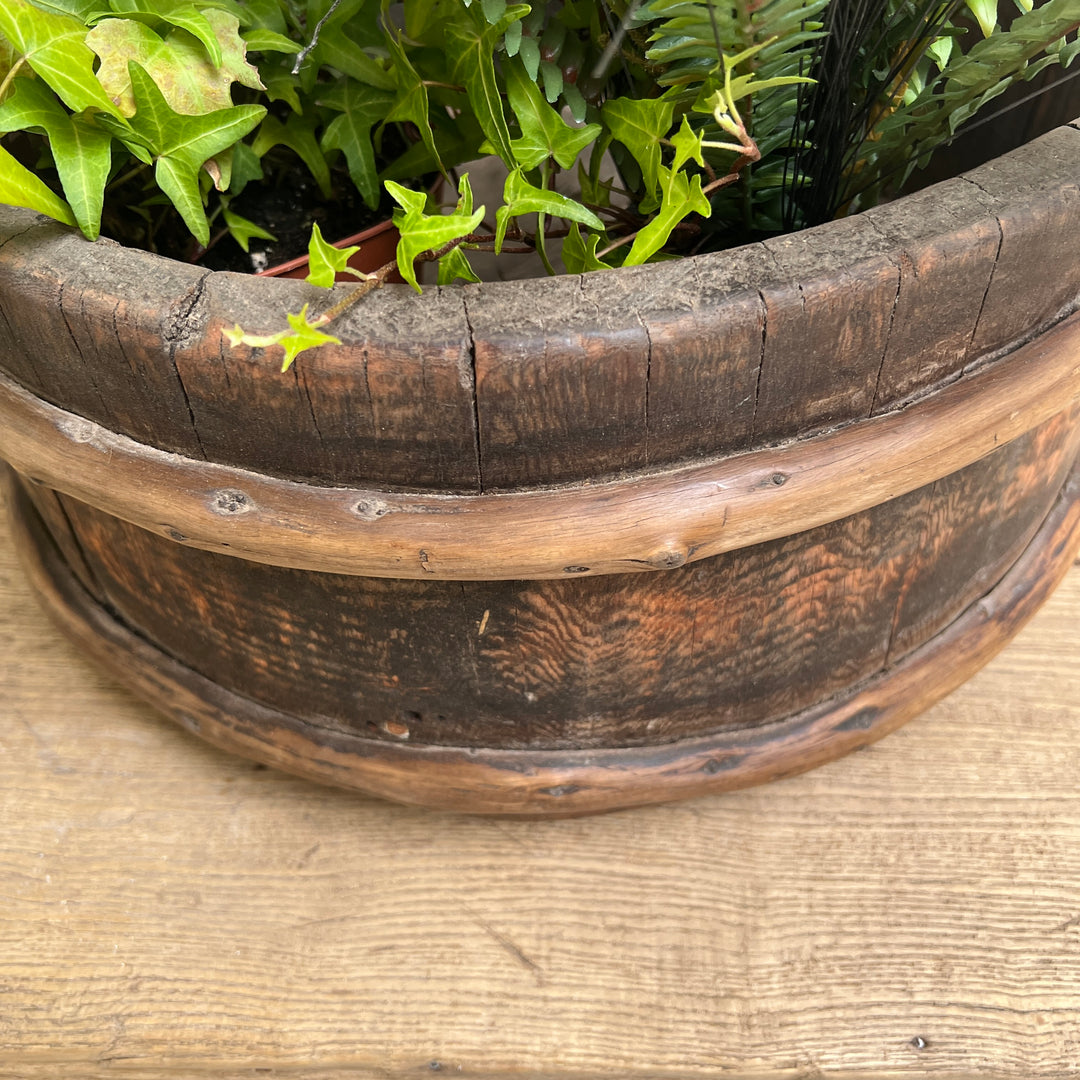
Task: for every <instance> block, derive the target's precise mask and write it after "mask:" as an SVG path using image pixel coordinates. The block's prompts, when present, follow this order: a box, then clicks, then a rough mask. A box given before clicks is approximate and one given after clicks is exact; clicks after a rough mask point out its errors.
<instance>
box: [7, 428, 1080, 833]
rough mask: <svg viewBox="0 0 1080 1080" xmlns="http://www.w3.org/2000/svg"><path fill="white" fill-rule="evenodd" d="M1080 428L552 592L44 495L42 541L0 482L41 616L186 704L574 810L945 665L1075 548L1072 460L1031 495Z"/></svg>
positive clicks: (540, 811) (465, 798) (237, 741)
mask: <svg viewBox="0 0 1080 1080" xmlns="http://www.w3.org/2000/svg"><path fill="white" fill-rule="evenodd" d="M1066 433H1067V434H1068V436H1069V437H1066V438H1063V434H1066ZM1077 438H1078V433H1077V431H1076V430H1075V427H1074V425H1073V424H1072V418H1068V417H1060V418H1058V419H1057V420H1056V421H1054V422H1053V423H1051V424H1050V425H1047V426H1046V427H1045V428H1044V429H1042V430H1041V431H1039V432H1037V433H1034V434H1033V435H1032V436H1030V437H1025V438H1022V439H1018V440H1016V441H1015V442H1013V443H1011V444H1009V445H1007V446H1005V447H1003V448H1002V449H1001V450H999V451H998V452H997V453H996V454H994V455H992V456H991V457H990V458H988V459H987V460H986V461H985V462H980V463H979V464H977V465H975V466H972V467H970V468H969V469H968V470H965V473H963V474H960V475H958V476H955V477H950V478H948V480H947V481H941V482H939V483H937V484H935V485H932V486H931V488H930V489H929V490H928V491H926V492H924V493H921V495H920V497H919V498H917V499H914V500H912V499H901V500H896V501H894V502H893V503H889V504H886V505H885V506H883V507H881V508H878V510H877V511H875V512H874V513H873V514H867V515H863V516H862V517H863V518H864V519H865V520H862V521H859V520H857V519H848V520H846V521H845V522H842V523H840V527H839V528H837V527H834V526H829V527H826V528H825V529H822V530H815V531H812V532H811V533H809V534H806V535H805V536H803V537H799V538H795V540H793V541H786V542H782V543H781V544H778V545H765V546H764V548H762V549H757V550H756V551H753V552H748V553H746V556H747V558H744V557H743V553H739V554H738V556H737V557H736V558H735V559H734V560H731V561H730V565H729V562H728V561H725V560H723V559H719V560H710V561H708V562H705V563H702V564H699V565H698V566H696V567H693V568H687V569H686V570H683V571H679V570H676V571H670V572H669V573H667V574H665V575H649V576H640V575H635V576H633V577H630V578H627V579H625V581H626V583H627V584H629V585H631V589H630V592H629V593H627V592H626V591H625V590H624V591H622V594H621V595H620V581H619V579H618V578H617V577H601V578H598V579H583V580H582V581H581V582H580V583H578V584H580V585H581V586H583V587H582V588H580V589H573V590H571V592H570V593H569V594H568V595H566V596H562V597H560V596H558V595H554V596H552V595H544V592H545V590H546V592H547V593H551V592H552V591H554V593H556V594H557V593H559V592H562V591H564V590H565V587H564V583H561V582H560V583H550V584H546V585H545V583H535V584H536V585H542V586H545V589H544V590H540V591H538V592H536V593H535V594H531V593H530V590H529V588H528V587H526V589H525V591H524V592H523V593H521V594H520V595H519V594H518V592H517V588H516V586H515V585H514V584H509V585H508V584H506V583H499V582H491V583H480V584H478V585H473V584H466V583H461V585H460V586H454V585H453V583H446V584H440V583H431V584H430V585H429V584H428V583H423V584H420V583H414V582H407V581H406V582H387V581H380V580H377V579H375V580H371V579H362V578H334V577H332V576H330V575H312V574H304V573H301V572H298V571H291V570H290V571H286V572H284V574H282V572H280V571H277V572H276V573H277V575H278V577H277V579H276V580H274V579H268V578H267V577H266V575H270V574H272V573H275V572H274V571H271V568H269V567H264V566H260V565H259V564H247V563H244V562H243V561H241V560H236V559H232V558H229V557H226V556H211V555H208V554H204V553H196V559H197V560H201V561H202V562H203V563H204V564H205V565H202V566H200V565H198V564H197V563H196V564H195V565H183V566H181V567H180V568H179V570H177V568H176V567H174V566H173V563H174V561H175V559H176V558H177V557H179V558H180V562H181V563H184V561H185V559H186V558H187V556H188V555H189V554H190V552H189V549H186V548H183V547H181V546H180V545H176V544H171V543H169V542H168V541H161V540H159V539H157V538H155V537H154V536H153V535H152V534H149V533H142V534H141V536H140V535H138V534H139V532H140V531H139V530H137V529H133V528H131V527H130V526H124V527H123V528H122V529H121V531H120V532H119V533H118V532H117V531H116V529H115V528H114V527H113V525H112V523H111V522H110V519H108V518H107V517H105V516H104V515H100V514H97V513H96V512H93V511H90V510H89V509H88V508H85V507H80V506H79V505H78V504H76V503H74V502H73V501H72V500H70V499H66V498H63V497H61V498H60V499H59V500H55V499H54V498H53V497H51V495H50V494H49V493H44V495H42V494H41V493H38V494H36V501H37V502H38V503H39V505H40V506H41V507H42V510H43V511H44V514H45V522H48V523H49V525H48V527H51V528H53V529H60V530H61V532H62V533H63V535H61V536H60V537H59V538H58V543H59V546H58V547H57V546H56V545H54V544H53V542H52V541H51V540H50V538H49V536H48V531H47V528H48V527H47V526H46V524H44V523H43V521H42V519H41V517H39V516H38V514H36V513H35V512H34V510H33V508H32V507H31V506H30V504H29V503H28V501H27V499H26V495H25V493H22V492H21V489H20V488H19V487H18V485H17V484H16V483H15V481H14V474H9V478H8V479H9V484H10V490H11V491H12V492H20V494H19V496H18V497H17V498H16V500H15V502H14V503H13V504H12V507H11V509H12V513H13V515H14V516H13V526H14V528H15V535H16V539H17V540H18V545H19V548H20V550H21V551H22V554H23V557H24V561H25V563H26V568H27V572H28V573H29V574H30V576H31V578H32V579H33V581H34V584H35V587H36V588H37V589H38V590H39V592H40V593H41V595H42V597H43V599H44V601H45V603H46V605H47V607H48V608H49V609H50V611H51V612H52V614H53V615H54V617H56V619H57V620H58V622H59V623H60V624H61V625H62V626H63V628H64V630H65V632H67V633H68V634H69V635H70V636H71V637H72V638H73V639H74V640H75V641H77V642H78V643H79V644H80V645H81V646H82V647H83V648H85V649H86V651H87V652H88V654H89V655H91V656H92V657H93V658H94V659H96V660H97V661H98V662H99V663H102V664H104V665H105V666H106V667H107V668H109V669H110V670H112V671H114V672H115V673H116V674H118V675H119V676H120V677H121V678H122V679H123V680H124V681H125V682H127V683H128V684H129V685H130V686H131V687H132V688H133V689H135V690H136V691H137V692H138V693H139V694H140V695H141V696H142V697H143V698H144V699H145V700H147V701H149V702H150V703H152V704H154V705H156V706H158V707H160V708H161V709H162V710H164V711H165V712H166V713H167V714H168V715H170V716H171V717H172V718H173V719H175V720H177V721H178V722H179V723H181V724H182V725H183V726H184V727H186V728H188V729H189V730H191V731H193V732H195V733H196V734H199V735H200V736H202V737H203V738H206V739H208V740H209V741H210V742H212V743H214V744H215V745H218V746H221V747H223V748H225V749H230V750H233V751H235V752H237V753H240V754H243V755H245V756H247V757H251V758H254V759H255V760H257V761H263V762H266V763H268V764H273V765H277V766H279V767H281V768H284V769H286V770H288V771H291V772H296V773H299V774H301V775H303V776H308V777H312V778H317V779H321V780H323V781H326V782H329V783H331V784H340V785H343V786H347V787H355V788H358V789H360V790H361V791H364V792H366V793H370V794H377V795H380V796H383V797H385V798H388V799H393V800H395V801H399V802H405V803H408V804H415V805H423V806H429V807H436V808H440V809H455V810H458V809H460V810H467V811H470V812H475V813H495V814H515V815H522V814H524V815H542V816H566V815H573V814H580V813H591V812H596V811H599V810H610V809H617V808H622V807H627V806H640V805H647V804H650V803H655V802H664V801H671V800H673V799H680V798H688V797H693V796H696V795H700V794H704V793H712V792H716V791H719V790H728V789H734V788H740V787H745V786H748V785H752V784H759V783H764V782H766V781H769V780H775V779H777V778H779V777H785V776H789V775H792V774H794V773H798V772H802V771H804V770H806V769H810V768H814V767H816V766H817V765H820V764H822V763H824V762H827V761H831V760H833V759H835V758H836V757H837V756H839V755H842V754H845V753H850V752H851V751H852V750H855V749H859V748H861V747H863V746H865V745H867V744H868V743H869V742H872V741H874V740H876V739H878V738H880V737H881V736H883V735H885V734H887V733H889V732H890V731H892V730H895V728H896V727H897V726H899V725H900V724H902V723H904V722H905V721H906V720H909V719H911V718H912V717H914V716H916V715H918V714H919V713H920V712H921V711H922V710H924V709H925V708H927V707H928V706H929V705H930V704H932V703H934V702H935V701H937V700H939V699H940V698H941V697H942V696H943V695H944V694H947V693H948V692H950V691H951V690H952V689H954V688H955V687H956V686H958V685H960V683H961V682H962V681H963V680H964V679H966V678H968V677H970V675H971V674H973V673H974V672H975V671H977V670H978V669H979V668H980V667H981V666H982V665H983V664H985V663H986V662H987V661H988V660H989V659H990V658H991V657H993V656H994V655H995V654H996V652H997V651H998V650H999V649H1000V648H1001V647H1002V646H1003V645H1004V644H1005V643H1007V642H1008V641H1009V640H1010V639H1011V637H1012V636H1013V634H1015V632H1016V631H1017V630H1018V629H1019V628H1020V627H1021V626H1022V625H1023V624H1024V623H1025V622H1026V621H1027V619H1028V618H1030V617H1031V615H1032V614H1033V613H1034V611H1036V610H1037V608H1038V607H1039V605H1040V604H1041V603H1042V602H1043V601H1044V600H1045V599H1046V597H1047V596H1048V595H1049V592H1050V591H1051V590H1052V589H1053V588H1054V586H1055V585H1056V584H1057V582H1058V581H1059V580H1060V578H1061V576H1062V575H1063V574H1064V572H1065V570H1066V568H1067V567H1068V565H1069V564H1070V563H1071V561H1072V560H1073V559H1074V557H1075V555H1076V553H1077V551H1078V550H1080V472H1078V471H1077V469H1076V468H1074V469H1073V471H1072V474H1071V475H1070V477H1069V479H1068V480H1067V481H1066V483H1065V485H1064V487H1063V488H1062V489H1061V492H1060V495H1058V497H1057V498H1056V500H1055V501H1054V505H1053V508H1052V509H1051V511H1050V513H1049V515H1046V508H1047V501H1048V499H1049V498H1051V497H1053V496H1054V493H1055V492H1056V491H1057V485H1058V484H1060V479H1061V473H1062V470H1063V469H1064V468H1065V467H1066V466H1068V464H1069V463H1070V462H1072V461H1073V460H1074V458H1075V454H1076V443H1077ZM1044 470H1045V471H1046V472H1047V473H1048V476H1046V477H1042V476H1040V473H1042V472H1043V471H1044ZM29 490H30V491H34V490H35V489H34V488H33V486H31V488H30V489H29ZM917 494H918V493H917ZM973 504H974V506H975V507H979V506H980V504H985V509H983V510H975V511H973ZM1044 516H1045V520H1044ZM69 529H73V530H74V531H73V532H72V534H71V535H70V536H69V535H67V533H68V530H69ZM1036 530H1037V531H1036ZM883 533H884V534H889V533H893V534H895V536H894V537H893V538H891V539H890V542H889V543H883V542H882V536H881V534H883ZM795 541H798V542H795ZM147 543H150V544H151V547H152V546H153V545H155V544H156V545H158V546H161V545H164V548H165V550H164V551H151V552H149V553H147V552H146V551H145V550H143V549H144V548H145V546H146V544H147ZM890 543H891V544H892V546H891V547H890ZM897 544H899V546H898V547H897ZM72 547H74V548H75V549H76V551H77V553H78V556H79V557H78V560H77V562H76V565H75V567H73V568H69V567H68V566H67V565H66V563H65V562H64V557H63V555H62V551H63V550H67V549H71V548H72ZM770 549H771V550H770ZM868 550H872V551H874V552H875V553H876V557H874V558H869V557H868V556H867V551H868ZM1002 574H1003V575H1004V576H1001V575H1002ZM687 575H690V576H689V577H687ZM744 578H745V579H746V580H745V582H744V580H743V579H744ZM204 581H205V583H206V584H202V583H203V582H204ZM642 583H644V584H645V585H646V586H647V588H646V593H645V595H643V596H642V595H639V594H635V592H634V589H633V586H635V585H641V584H642ZM654 585H655V586H656V591H652V586H654ZM459 588H460V594H459V592H458V589H459ZM440 590H441V591H442V595H440ZM470 591H471V593H472V595H470ZM609 594H612V595H609ZM267 596H269V597H272V598H273V599H272V601H271V602H270V603H269V605H268V604H267V603H266V602H265V600H264V597H267ZM598 599H599V601H600V603H599V606H598V605H597V600H598ZM976 599H977V601H978V602H977V603H975V602H974V601H975V600H976ZM481 605H487V606H485V610H484V613H483V614H482V615H479V617H478V618H474V617H475V616H477V615H478V614H479V608H480V606H481ZM688 605H689V606H688ZM965 605H969V606H967V607H966V608H965ZM493 614H494V620H493V632H492V635H491V639H490V642H491V644H490V645H489V644H488V643H486V642H485V641H484V640H483V639H484V633H485V629H486V628H487V626H488V622H489V618H490V617H491V616H492V615H493ZM508 646H509V647H508ZM627 672H635V673H636V674H635V677H634V678H628V677H627V674H626V673H627ZM425 706H429V708H427V709H426V710H425V711H421V710H424V709H425ZM321 710H326V711H325V712H323V711H321ZM766 720H768V723H767V724H766V723H764V721H766Z"/></svg>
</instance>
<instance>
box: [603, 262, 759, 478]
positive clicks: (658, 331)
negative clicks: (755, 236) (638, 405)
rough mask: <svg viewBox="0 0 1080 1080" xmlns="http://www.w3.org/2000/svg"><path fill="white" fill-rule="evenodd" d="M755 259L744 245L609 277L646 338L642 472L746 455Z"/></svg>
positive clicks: (753, 365) (755, 359)
mask: <svg viewBox="0 0 1080 1080" xmlns="http://www.w3.org/2000/svg"><path fill="white" fill-rule="evenodd" d="M761 260H762V252H761V250H760V249H759V247H758V245H752V246H750V247H747V248H740V249H739V250H738V251H729V252H725V253H724V255H723V257H722V258H709V259H683V260H680V261H678V262H675V263H671V264H668V265H667V266H666V267H665V268H664V271H665V272H664V275H663V277H662V278H661V279H659V280H658V279H657V277H656V275H655V274H654V273H653V272H652V270H653V268H652V267H640V268H636V267H635V268H630V269H627V270H625V271H621V272H620V273H619V274H618V275H617V276H618V283H619V285H620V287H621V288H622V289H623V295H622V297H621V299H620V300H619V309H620V310H621V311H623V312H624V313H625V314H627V315H632V316H633V317H635V318H637V319H638V320H639V321H640V322H641V324H642V325H643V327H644V329H645V333H646V335H647V337H648V370H647V378H646V386H645V432H644V454H645V463H646V465H648V466H651V467H658V466H669V465H674V464H678V463H681V462H684V461H688V460H693V459H694V458H703V457H710V456H714V455H717V454H729V453H732V452H735V451H739V450H746V449H749V447H750V445H751V440H752V436H753V427H754V405H755V401H756V399H757V385H758V375H759V371H760V368H761V349H762V344H763V341H764V330H765V308H764V304H763V303H762V300H761V294H760V292H759V291H758V287H757V285H756V284H755V275H756V274H757V273H759V272H760V267H761ZM605 303H607V304H610V303H611V301H610V300H605Z"/></svg>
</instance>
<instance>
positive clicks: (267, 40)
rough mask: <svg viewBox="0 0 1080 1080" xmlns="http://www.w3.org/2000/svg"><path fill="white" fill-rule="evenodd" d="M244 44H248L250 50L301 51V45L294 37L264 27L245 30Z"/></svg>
mask: <svg viewBox="0 0 1080 1080" xmlns="http://www.w3.org/2000/svg"><path fill="white" fill-rule="evenodd" d="M244 44H245V45H247V51H248V52H277V53H298V52H299V51H300V45H299V44H298V43H297V42H295V41H293V39H292V38H287V37H286V36H285V35H284V34H276V33H274V31H273V30H266V29H263V28H262V27H255V29H254V30H245V31H244Z"/></svg>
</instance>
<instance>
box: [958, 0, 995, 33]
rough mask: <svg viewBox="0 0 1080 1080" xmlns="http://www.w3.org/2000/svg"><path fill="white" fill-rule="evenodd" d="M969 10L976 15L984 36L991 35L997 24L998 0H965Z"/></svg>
mask: <svg viewBox="0 0 1080 1080" xmlns="http://www.w3.org/2000/svg"><path fill="white" fill-rule="evenodd" d="M964 2H965V3H966V4H967V8H968V11H970V12H971V14H972V15H974V16H975V20H976V22H978V24H979V29H980V30H981V31H982V35H983V37H984V38H987V37H989V36H990V35H991V34H992V33H993V32H994V28H995V27H996V26H997V17H998V13H997V8H998V6H997V0H964Z"/></svg>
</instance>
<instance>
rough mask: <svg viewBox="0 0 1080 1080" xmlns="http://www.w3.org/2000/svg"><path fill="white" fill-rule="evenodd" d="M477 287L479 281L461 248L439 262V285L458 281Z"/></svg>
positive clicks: (455, 249)
mask: <svg viewBox="0 0 1080 1080" xmlns="http://www.w3.org/2000/svg"><path fill="white" fill-rule="evenodd" d="M459 278H460V279H461V280H462V281H468V282H471V283H473V284H476V285H479V284H480V279H479V278H478V277H477V276H476V273H475V271H474V270H473V268H472V267H471V266H470V265H469V259H468V257H467V256H466V254H465V252H464V251H462V250H461V248H459V247H456V248H454V249H453V250H452V251H450V252H449V253H448V254H446V255H444V256H443V257H442V258H441V259H440V260H439V277H438V284H439V285H450V284H451V283H452V282H454V281H457V280H458V279H459Z"/></svg>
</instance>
